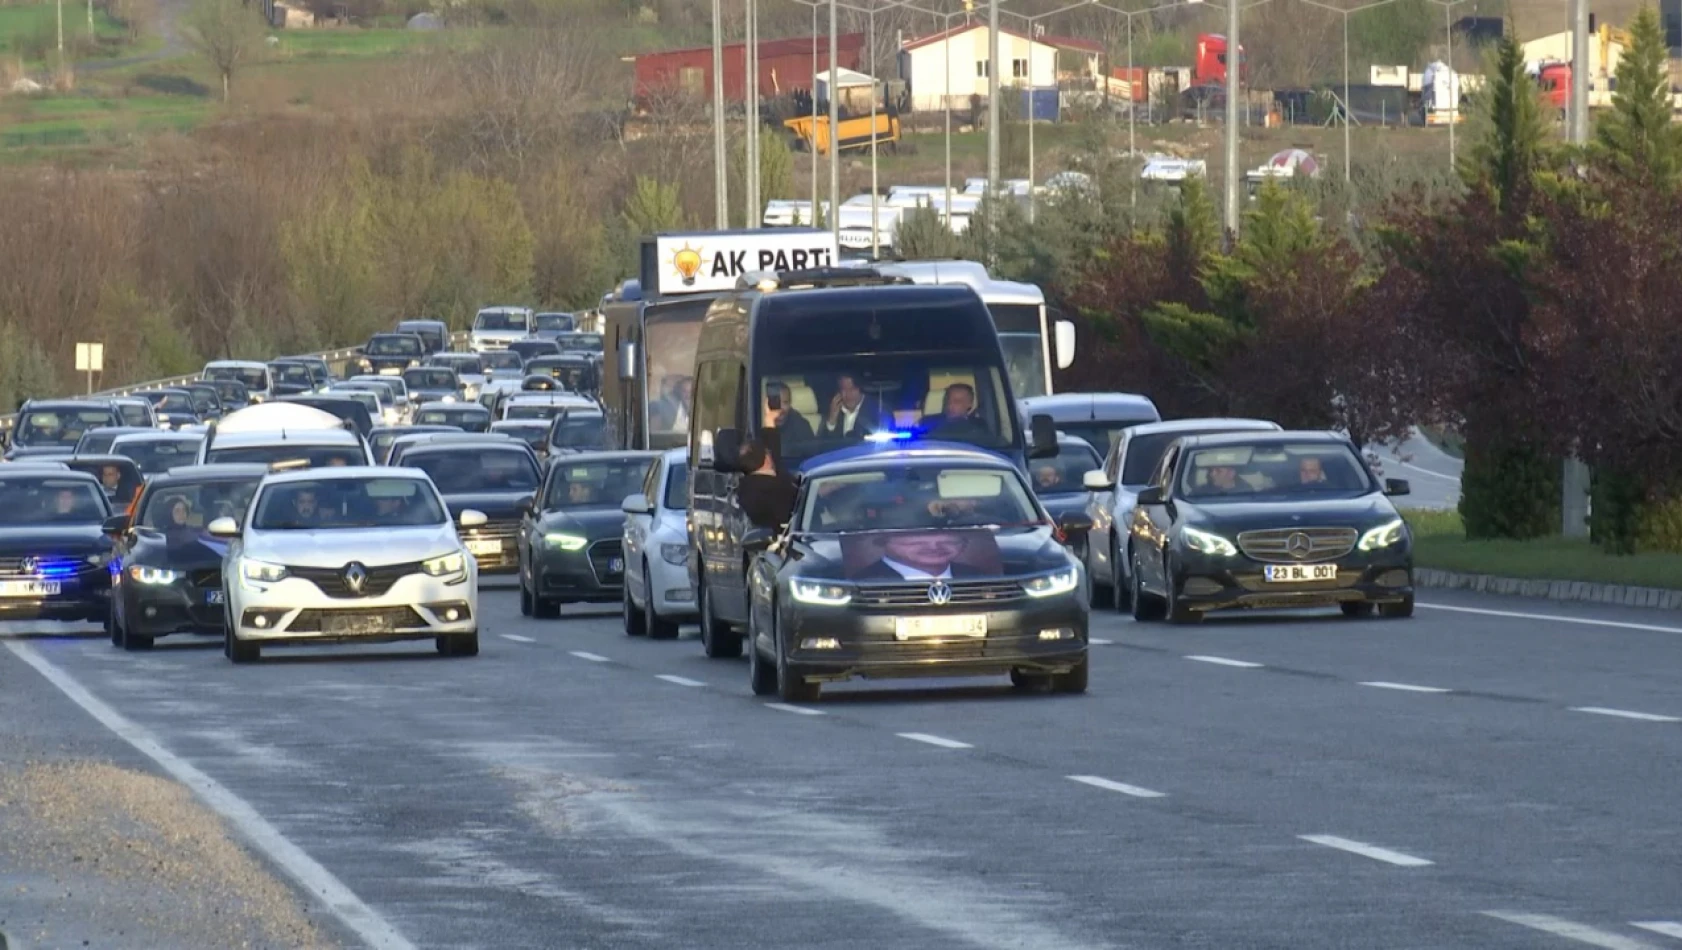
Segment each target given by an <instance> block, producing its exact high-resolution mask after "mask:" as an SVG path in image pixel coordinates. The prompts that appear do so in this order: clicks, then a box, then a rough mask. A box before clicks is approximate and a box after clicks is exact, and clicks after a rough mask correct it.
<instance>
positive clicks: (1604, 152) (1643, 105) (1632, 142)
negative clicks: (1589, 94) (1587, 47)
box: [1593, 6, 1682, 188]
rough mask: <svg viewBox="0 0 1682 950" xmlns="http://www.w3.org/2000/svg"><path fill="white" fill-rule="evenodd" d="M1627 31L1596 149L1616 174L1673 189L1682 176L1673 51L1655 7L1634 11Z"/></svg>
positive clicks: (1597, 133) (1681, 129) (1598, 127)
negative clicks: (1667, 44) (1672, 89)
mask: <svg viewBox="0 0 1682 950" xmlns="http://www.w3.org/2000/svg"><path fill="white" fill-rule="evenodd" d="M1629 33H1630V47H1629V49H1627V50H1625V51H1624V54H1623V56H1622V58H1620V59H1619V60H1618V72H1617V87H1616V89H1615V91H1614V92H1613V93H1612V111H1611V112H1609V113H1607V114H1606V115H1605V116H1604V117H1603V118H1601V120H1600V122H1599V123H1598V124H1597V125H1596V126H1595V130H1594V131H1595V142H1594V145H1595V148H1594V150H1593V153H1594V155H1595V157H1596V158H1598V159H1599V160H1600V161H1601V162H1602V163H1603V164H1604V165H1605V166H1606V168H1607V170H1609V171H1610V172H1612V173H1613V174H1615V175H1618V176H1621V177H1624V178H1628V179H1631V180H1634V181H1639V182H1642V183H1644V184H1650V185H1653V186H1657V187H1662V188H1673V187H1675V186H1676V184H1677V182H1678V179H1679V178H1682V126H1678V125H1676V124H1675V123H1673V122H1671V120H1670V113H1671V101H1670V99H1671V97H1670V64H1669V53H1668V51H1667V50H1666V48H1665V39H1664V31H1663V30H1662V29H1661V28H1660V26H1659V18H1658V16H1657V14H1655V13H1654V12H1653V8H1652V7H1650V6H1643V7H1642V8H1641V10H1640V11H1639V12H1638V13H1636V15H1635V21H1634V22H1633V23H1631V24H1630V28H1629Z"/></svg>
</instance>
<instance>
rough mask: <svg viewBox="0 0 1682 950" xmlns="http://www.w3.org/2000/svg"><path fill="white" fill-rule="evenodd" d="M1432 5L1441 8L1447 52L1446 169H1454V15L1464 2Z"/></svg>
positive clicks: (1456, 90)
mask: <svg viewBox="0 0 1682 950" xmlns="http://www.w3.org/2000/svg"><path fill="white" fill-rule="evenodd" d="M1431 2H1432V3H1434V4H1436V5H1437V6H1439V7H1442V8H1443V42H1444V43H1445V44H1446V45H1447V48H1448V52H1447V53H1446V54H1444V57H1443V59H1444V65H1445V66H1447V67H1448V96H1449V100H1450V102H1449V112H1448V167H1449V169H1450V170H1451V171H1452V170H1453V168H1454V127H1455V125H1456V124H1458V123H1459V121H1460V74H1459V73H1458V72H1456V71H1455V69H1454V19H1453V17H1454V14H1453V10H1454V8H1455V7H1456V6H1459V5H1460V4H1462V3H1464V2H1465V0H1431Z"/></svg>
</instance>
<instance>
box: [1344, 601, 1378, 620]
mask: <svg viewBox="0 0 1682 950" xmlns="http://www.w3.org/2000/svg"><path fill="white" fill-rule="evenodd" d="M1337 606H1338V609H1340V610H1342V611H1343V615H1344V616H1345V617H1370V616H1372V604H1369V603H1367V602H1366V601H1364V600H1358V601H1354V602H1348V601H1345V602H1344V603H1341V604H1338V605H1337Z"/></svg>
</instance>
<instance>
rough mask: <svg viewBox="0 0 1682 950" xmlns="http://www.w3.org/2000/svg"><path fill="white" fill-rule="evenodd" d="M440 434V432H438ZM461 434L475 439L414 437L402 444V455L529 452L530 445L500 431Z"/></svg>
mask: <svg viewBox="0 0 1682 950" xmlns="http://www.w3.org/2000/svg"><path fill="white" fill-rule="evenodd" d="M440 434H442V433H440ZM462 435H468V436H472V435H476V436H479V438H477V439H452V438H449V437H448V436H445V437H444V438H442V439H416V440H415V441H413V442H409V443H406V444H405V445H404V446H403V457H404V458H408V457H409V456H411V455H415V454H417V453H418V454H426V453H431V452H459V451H463V450H466V451H470V452H481V451H502V450H508V451H515V452H528V453H529V452H530V451H531V446H529V445H527V444H526V443H524V442H522V441H520V440H519V439H510V438H509V437H508V436H506V435H504V434H503V433H501V432H463V433H462Z"/></svg>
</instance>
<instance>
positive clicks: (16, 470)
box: [0, 461, 133, 485]
mask: <svg viewBox="0 0 1682 950" xmlns="http://www.w3.org/2000/svg"><path fill="white" fill-rule="evenodd" d="M60 464H63V463H60ZM130 464H133V463H132V461H131V462H130ZM16 477H25V478H28V477H34V478H70V479H75V480H76V481H87V482H90V483H92V484H94V485H98V484H99V479H97V478H94V477H93V474H92V473H91V472H78V471H77V470H75V469H73V468H69V467H64V468H55V467H52V466H48V465H23V464H19V463H17V462H12V463H9V464H6V465H0V479H8V478H16Z"/></svg>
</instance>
